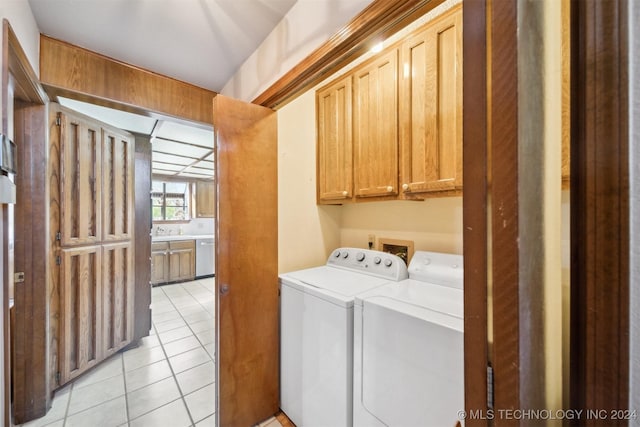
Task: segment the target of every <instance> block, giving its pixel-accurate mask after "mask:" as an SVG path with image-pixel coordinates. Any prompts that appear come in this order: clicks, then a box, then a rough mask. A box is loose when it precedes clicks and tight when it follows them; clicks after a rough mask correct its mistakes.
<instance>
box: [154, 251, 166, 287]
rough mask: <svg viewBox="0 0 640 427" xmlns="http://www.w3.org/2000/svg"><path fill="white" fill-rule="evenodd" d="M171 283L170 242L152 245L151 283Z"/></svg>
mask: <svg viewBox="0 0 640 427" xmlns="http://www.w3.org/2000/svg"><path fill="white" fill-rule="evenodd" d="M168 282H169V242H154V243H152V244H151V283H152V284H153V285H156V284H159V283H168Z"/></svg>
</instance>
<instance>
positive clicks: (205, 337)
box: [196, 329, 216, 345]
mask: <svg viewBox="0 0 640 427" xmlns="http://www.w3.org/2000/svg"><path fill="white" fill-rule="evenodd" d="M196 337H197V338H198V340H199V341H200V343H201V344H202V345H207V344H211V343H212V342H215V341H216V331H215V330H213V329H209V330H208V331H203V332H198V333H197V334H196Z"/></svg>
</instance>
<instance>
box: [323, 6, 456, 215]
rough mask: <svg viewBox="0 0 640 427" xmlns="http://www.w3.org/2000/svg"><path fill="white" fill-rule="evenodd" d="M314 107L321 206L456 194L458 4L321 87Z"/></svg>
mask: <svg viewBox="0 0 640 427" xmlns="http://www.w3.org/2000/svg"><path fill="white" fill-rule="evenodd" d="M350 85H351V87H352V89H351V94H349V87H350ZM316 107H317V136H318V141H317V142H318V145H317V149H318V153H317V158H318V163H317V182H318V185H317V201H318V203H319V204H331V203H333V204H336V203H344V202H352V201H358V200H397V199H424V198H425V197H438V196H441V195H450V194H459V193H460V191H461V190H462V9H461V7H460V6H457V7H455V8H453V9H451V10H449V11H447V12H445V13H444V14H442V15H440V16H438V17H436V18H435V19H433V20H432V21H430V22H428V23H427V24H425V25H424V26H423V27H421V28H419V29H418V30H416V31H414V32H413V33H411V34H409V35H408V36H406V37H405V38H404V39H403V40H401V41H399V42H397V43H396V44H394V45H392V46H389V47H388V48H387V49H386V50H384V51H383V52H381V53H380V54H378V55H376V56H374V57H373V58H371V59H369V60H368V61H366V62H365V63H363V64H362V65H360V66H357V67H356V68H355V69H354V70H352V71H350V72H348V73H347V74H346V75H344V76H341V77H340V78H338V79H336V80H334V81H333V82H330V83H329V84H327V85H326V86H324V87H323V88H321V89H319V90H318V91H317V92H316ZM350 129H351V132H350V131H349V130H350ZM349 147H351V151H349ZM351 159H353V160H352V162H351ZM351 183H352V184H353V185H351Z"/></svg>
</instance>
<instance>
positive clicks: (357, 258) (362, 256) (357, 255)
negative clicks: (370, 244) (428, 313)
mask: <svg viewBox="0 0 640 427" xmlns="http://www.w3.org/2000/svg"><path fill="white" fill-rule="evenodd" d="M356 260H357V261H359V262H362V261H364V254H363V253H362V252H358V253H357V254H356Z"/></svg>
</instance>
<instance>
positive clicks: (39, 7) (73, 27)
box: [29, 0, 297, 179]
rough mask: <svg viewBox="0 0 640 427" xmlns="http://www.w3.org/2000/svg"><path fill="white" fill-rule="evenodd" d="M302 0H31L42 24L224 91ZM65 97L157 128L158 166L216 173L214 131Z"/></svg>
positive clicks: (103, 117)
mask: <svg viewBox="0 0 640 427" xmlns="http://www.w3.org/2000/svg"><path fill="white" fill-rule="evenodd" d="M296 1H297V0H29V4H30V6H31V10H32V11H33V15H34V17H35V19H36V23H37V25H38V28H39V29H40V32H42V33H43V34H46V35H48V36H51V37H54V38H57V39H60V40H63V41H66V42H69V43H71V44H74V45H77V46H81V47H84V48H86V49H89V50H91V51H94V52H97V53H100V54H103V55H106V56H108V57H111V58H114V59H117V60H119V61H123V62H126V63H129V64H132V65H135V66H138V67H141V68H144V69H148V70H151V71H153V72H156V73H159V74H163V75H166V76H169V77H172V78H175V79H178V80H182V81H185V82H188V83H191V84H194V85H196V86H200V87H203V88H206V89H209V90H213V91H215V92H220V91H221V90H222V88H223V87H224V85H225V84H226V82H227V81H229V79H230V78H231V77H232V76H233V75H234V74H235V72H236V71H237V69H238V68H239V67H240V66H241V65H242V64H243V63H244V61H245V60H246V59H247V58H248V57H249V56H250V55H251V54H252V53H253V52H254V51H255V50H256V49H257V48H258V46H259V45H260V44H261V43H262V41H263V40H264V39H265V38H266V36H267V35H268V34H269V33H270V32H271V31H272V30H273V28H274V27H275V26H276V25H277V24H278V23H279V22H280V21H281V20H282V18H283V16H284V15H285V14H286V13H287V12H288V11H289V9H291V7H292V6H293V5H294V4H295V3H296ZM60 103H61V104H62V105H64V106H66V107H68V108H71V109H73V110H76V111H78V112H80V113H82V114H85V115H87V116H90V117H93V118H95V119H97V120H100V121H102V122H106V123H108V124H110V125H112V126H115V127H118V128H120V129H124V130H128V131H132V132H137V133H141V134H145V135H151V137H152V139H151V142H152V147H153V156H152V160H153V169H152V170H153V173H154V174H157V175H165V176H180V177H187V178H205V179H206V178H213V174H214V164H213V132H212V130H211V129H210V128H209V129H204V128H202V127H192V126H189V125H186V124H184V123H177V122H173V121H170V120H163V119H156V118H151V117H145V116H140V115H136V114H131V113H127V112H124V111H118V110H112V109H109V108H104V107H99V106H96V105H91V104H86V103H84V102H79V101H75V100H71V99H64V98H62V99H60Z"/></svg>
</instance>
